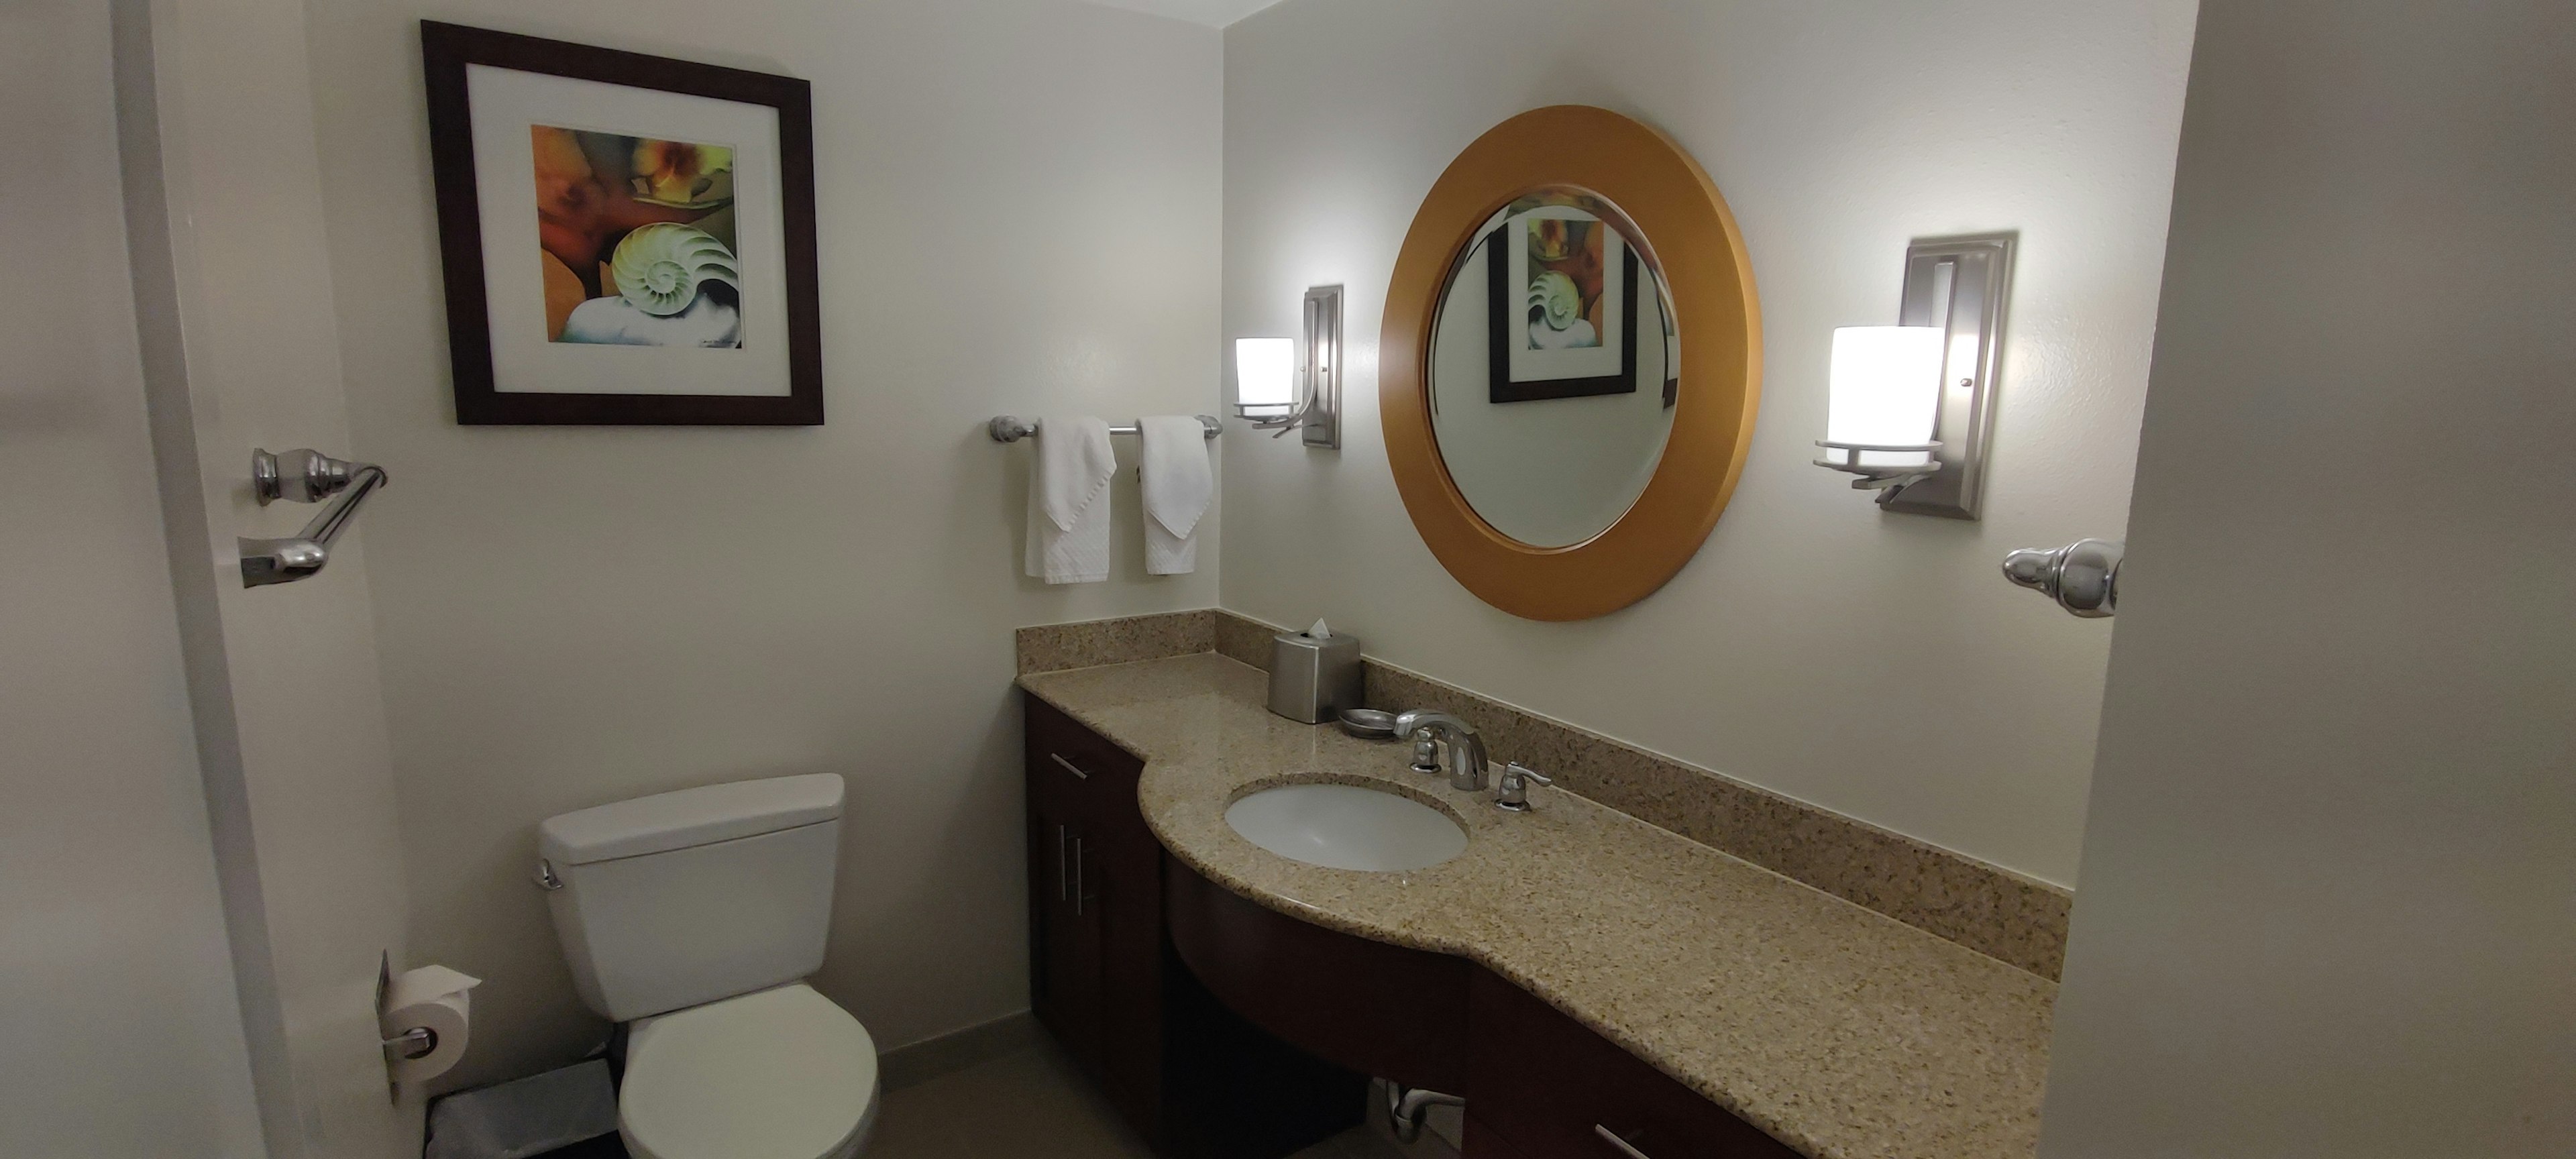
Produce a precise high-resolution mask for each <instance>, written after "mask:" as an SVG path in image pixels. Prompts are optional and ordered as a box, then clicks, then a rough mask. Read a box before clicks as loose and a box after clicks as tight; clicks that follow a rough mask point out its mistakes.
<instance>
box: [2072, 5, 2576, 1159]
mask: <svg viewBox="0 0 2576 1159" xmlns="http://www.w3.org/2000/svg"><path fill="white" fill-rule="evenodd" d="M2150 382H2151V385H2150V387H2149V390H2148V396H2147V406H2146V416H2145V424H2144V430H2143V433H2142V437H2141V440H2140V445H2139V453H2138V477H2137V488H2136V492H2135V498H2134V500H2133V507H2132V509H2131V511H2130V516H2129V529H2128V558H2127V562H2126V563H2125V564H2124V565H2123V574H2122V582H2121V591H2120V605H2119V618H2118V619H2117V620H2116V621H2115V622H2116V623H2117V625H2118V631H2117V635H2116V637H2115V640H2114V643H2113V645H2112V650H2111V663H2110V673H2109V682H2108V686H2107V691H2106V693H2105V698H2104V705H2103V714H2102V729H2101V740H2100V749H2099V757H2098V763H2097V766H2096V771H2095V773H2094V779H2093V796H2092V804H2091V811H2090V815H2089V819H2088V823H2087V828H2086V833H2085V844H2084V865H2083V879H2082V885H2081V888H2080V889H2079V890H2078V892H2077V895H2076V901H2075V911H2074V923H2073V930H2072V937H2071V939H2070V942H2069V945H2068V952H2067V959H2066V970H2065V985H2064V987H2063V989H2062V990H2061V992H2060V997H2059V1000H2058V1007H2057V1031H2056V1040H2055V1044H2054V1046H2053V1047H2052V1049H2051V1054H2050V1060H2051V1070H2050V1075H2049V1089H2048V1099H2047V1108H2046V1115H2045V1118H2044V1120H2043V1125H2042V1132H2041V1140H2042V1146H2041V1152H2042V1154H2043V1155H2045V1156H2049V1157H2052V1159H2122V1157H2126V1156H2141V1157H2143V1156H2158V1157H2163V1156H2211V1157H2225V1156H2264V1157H2273V1156H2333V1157H2335V1159H2371V1157H2377V1156H2388V1157H2392V1159H2395V1157H2405V1159H2422V1157H2426V1156H2436V1155H2440V1156H2451V1155H2459V1156H2469V1155H2475V1156H2481V1157H2517V1156H2531V1157H2535V1159H2537V1157H2541V1156H2548V1157H2551V1159H2563V1157H2565V1156H2568V1155H2576V598H2571V595H2572V594H2576V6H2571V5H2570V4H2568V3H2567V0H2480V2H2477V3H2464V4H2412V3H2380V2H2372V3H2354V2H2352V0H2271V2H2268V3H2262V4H2223V3H2221V4H2208V5H2204V6H2203V7H2202V9H2201V14H2200V24H2199V31H2198V43H2197V46H2196V49H2195V56H2194V59H2193V62H2192V75H2191V83H2190V90H2189V96H2188V100H2187V104H2186V106H2185V111H2184V116H2183V130H2182V151H2181V156H2180V163H2179V168H2178V174H2177V179H2176V183H2175V190H2174V204H2173V228H2172V232H2171V235H2170V241H2169V243H2168V252H2167V256H2166V266H2165V284H2164V297H2163V305H2162V316H2161V319H2160V322H2159V327H2158V334H2157V344H2156V352H2155V369H2154V372H2153V376H2152V378H2151V380H2150ZM2036 612H2037V609H2036V608H2035V609H2034V614H2036Z"/></svg>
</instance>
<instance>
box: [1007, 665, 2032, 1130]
mask: <svg viewBox="0 0 2576 1159" xmlns="http://www.w3.org/2000/svg"><path fill="white" fill-rule="evenodd" d="M1265 679H1266V678H1265V677H1264V676H1263V674H1262V673H1261V672H1260V671H1259V670H1257V669H1254V668H1251V667H1248V666H1245V665H1243V664H1239V663H1236V662H1235V661H1233V660H1229V659H1226V658H1224V657H1221V656H1216V655H1212V654H1209V655H1197V656H1183V657H1178V658H1175V659H1169V660H1147V661H1141V662H1138V663H1133V664H1118V665H1111V666H1109V667H1103V668H1085V669H1078V670H1075V671H1070V672H1050V673H1042V674H1036V675H1029V676H1023V677H1021V678H1020V684H1021V686H1023V687H1025V688H1027V689H1028V690H1029V691H1030V692H1031V693H1034V694H1035V695H1037V696H1038V697H1040V698H1042V699H1044V700H1045V701H1047V702H1048V703H1049V704H1053V705H1055V706H1056V707H1057V708H1061V709H1063V710H1064V711H1065V712H1066V713H1067V714H1069V715H1071V716H1072V717H1073V718H1074V719H1076V720H1079V721H1081V722H1082V723H1084V724H1086V725H1089V726H1090V727H1092V728H1093V729H1096V730H1098V731H1099V732H1100V733H1101V734H1102V735H1104V736H1106V737H1108V738H1109V739H1111V740H1112V741H1115V742H1117V743H1118V744H1119V745H1121V746H1123V747H1125V748H1127V749H1128V750H1130V751H1132V752H1134V753H1135V754H1136V755H1137V756H1139V757H1142V758H1144V760H1145V762H1146V764H1145V772H1144V777H1143V780H1142V781H1141V782H1140V784H1139V787H1138V790H1137V792H1138V796H1139V798H1140V803H1141V805H1142V806H1143V809H1144V814H1145V820H1146V822H1147V824H1149V825H1150V826H1151V827H1152V828H1153V830H1154V833H1155V835H1156V836H1157V837H1159V838H1161V839H1162V842H1163V844H1164V845H1165V846H1166V847H1168V848H1169V849H1170V850H1171V851H1172V854H1173V855H1174V856H1176V857H1178V858H1180V859H1181V860H1182V861H1183V862H1184V863H1186V864H1188V865H1189V866H1190V867H1192V868H1193V869H1196V870H1198V871H1199V872H1200V873H1202V874H1204V875H1206V876H1207V877H1208V878H1209V879H1210V880H1212V881H1215V882H1217V883H1218V884H1220V885H1223V886H1225V887H1227V888H1229V889H1232V890H1234V891H1235V892H1237V893H1240V894H1242V895H1244V896H1245V897H1248V898H1250V899H1252V900H1254V901H1256V902H1259V903H1260V904H1262V905H1265V906H1268V907H1269V908H1271V909H1274V910H1278V911H1280V912H1282V913H1286V914H1290V915H1292V916H1295V917H1298V918H1302V919H1304V920H1306V921H1310V922H1314V923H1316V924H1317V925H1321V926H1325V927H1328V928H1331V929H1335V930H1341V931H1343V932H1346V933H1352V934H1357V935H1359V936H1362V937H1367V938H1374V939H1376V940H1378V941H1382V942H1391V943H1394V944H1396V945H1400V946H1410V947H1414V948H1416V949H1424V950H1433V951H1437V952H1441V953H1449V954H1457V955H1460V956H1463V957H1466V958H1470V959H1472V960H1474V961H1476V962H1479V963H1481V964H1483V965H1484V966H1486V967H1487V968H1489V969H1491V970H1493V971H1494V972H1496V973H1498V974H1501V975H1502V976H1504V977H1506V978H1509V979H1511V980H1512V981H1513V982H1515V983H1518V984H1519V985H1520V986H1522V987H1523V988H1525V989H1527V990H1528V991H1530V992H1531V993H1533V994H1536V995H1538V996H1539V997H1540V998H1542V999H1545V1000H1546V1001H1547V1002H1548V1003H1549V1004H1550V1005H1553V1006H1555V1007H1556V1008H1557V1009H1559V1010H1562V1011H1564V1012H1565V1013H1567V1014H1569V1015H1571V1016H1573V1017H1575V1018H1576V1019H1579V1020H1580V1021H1582V1022H1583V1023H1584V1024H1585V1025H1587V1026H1590V1027H1591V1028H1593V1029H1594V1030H1596V1031H1598V1032H1600V1033H1601V1034H1603V1035H1605V1036H1607V1037H1609V1038H1610V1039H1612V1040H1613V1041H1616V1042H1618V1043H1619V1044H1620V1045H1622V1046H1624V1047H1626V1048H1627V1049H1628V1050H1630V1051H1631V1052H1633V1053H1635V1054H1636V1055H1637V1056H1638V1057H1640V1058H1643V1059H1645V1060H1646V1061H1648V1062H1650V1063H1653V1064H1654V1065H1655V1066H1657V1067H1659V1068H1661V1069H1662V1070H1663V1071H1664V1072H1665V1073H1667V1074H1670V1075H1672V1076H1673V1077H1674V1078H1677V1079H1679V1080H1681V1081H1682V1082H1684V1083H1686V1084H1688V1085H1689V1086H1690V1087H1692V1088H1693V1089H1695V1090H1697V1091H1699V1092H1700V1093H1702V1094H1704V1095H1706V1096H1708V1097H1709V1098H1710V1099H1712V1100H1715V1101H1716V1102H1717V1103H1718V1104H1719V1105H1720V1106H1723V1107H1725V1108H1727V1109H1728V1110H1730V1111H1733V1112H1734V1113H1735V1114H1736V1115H1737V1116H1739V1117H1741V1118H1743V1119H1745V1120H1746V1121H1748V1122H1751V1123H1753V1124H1754V1125H1755V1126H1758V1127H1761V1128H1762V1129H1763V1130H1765V1131H1768V1132H1770V1133H1771V1134H1772V1135H1773V1136H1774V1137H1776V1138H1778V1139H1780V1140H1781V1141H1782V1142H1785V1143H1788V1144H1789V1145H1791V1146H1793V1147H1795V1148H1797V1149H1798V1150H1799V1151H1801V1152H1803V1153H1805V1154H1807V1155H1810V1156H1815V1157H1816V1159H1935V1157H1949V1156H1961V1157H1965V1156H2026V1155H2030V1154H2032V1153H2033V1152H2034V1151H2035V1150H2036V1148H2037V1142H2038V1133H2039V1100H2040V1088H2041V1084H2042V1082H2043V1080H2044V1079H2045V1077H2046V1074H2047V1064H2048V1029H2049V1011H2050V1008H2051V1006H2052V1005H2053V1004H2054V1003H2055V1001H2056V998H2057V987H2056V986H2055V985H2054V984H2052V983H2050V982H2048V981H2046V980H2044V979H2042V978H2039V977H2038V976H2036V975H2032V974H2028V973H2025V972H2023V971H2021V970H2018V969H2015V968H2013V967H2011V966H2007V965H2005V964H2003V963H2002V962H1998V961H1996V960H1994V959H1992V958H1988V957H1986V956H1984V955H1982V954H1978V953H1976V952H1974V951H1971V950H1968V949H1964V948H1962V947H1960V946H1957V945H1954V944H1952V943H1950V942H1946V941H1943V940H1942V939H1940V938H1937V937H1934V936H1932V935H1930V934H1927V933H1924V932H1923V931H1921V930H1917V929H1915V928H1913V927H1911V926H1908V925H1905V924H1904V923H1902V922H1898V921H1895V920H1893V919H1890V918H1886V917H1882V916H1880V915H1878V914H1876V913H1873V912H1871V911H1869V910H1866V909H1863V908H1861V907H1860V906H1856V905H1853V904H1851V903H1849V902H1846V901H1843V900H1841V899H1839V898H1836V897H1833V896H1831V895H1829V894H1826V893H1823V892H1820V891H1818V890H1815V889H1811V888H1809V887H1807V886H1804V885H1800V884H1798V883H1796V882H1793V881H1790V880H1789V879H1787V878H1784V877H1781V876H1779V875H1777V874H1774V873H1772V872H1770V871H1768V870H1765V869H1761V868H1759V867H1757V866H1754V865H1752V864H1749V863H1747V862H1744V861H1739V860H1737V859H1735V858H1733V857H1729V856H1727V855H1725V854H1723V853H1719V852H1717V851H1716V850H1713V849H1710V848H1708V847H1707V846H1704V845H1700V844H1698V843H1696V842H1692V841H1689V840H1686V839H1684V838H1681V837H1678V836H1675V835H1674V834H1672V833H1669V832H1667V831H1665V830H1662V829H1658V828H1655V827H1653V826H1651V825H1647V824H1645V823H1644V822H1641V821H1637V820H1635V819H1633V818H1631V817H1628V816H1627V815H1625V814H1622V813H1618V812H1614V811H1612V810H1610V809H1606V808H1603V807H1601V806H1599V805H1595V804H1593V803H1591V802H1589V801H1586V800H1584V799H1582V798H1580V797H1575V796H1571V795H1569V794H1566V793H1561V792H1557V791H1555V790H1552V789H1538V790H1533V796H1532V800H1533V801H1534V802H1536V804H1537V805H1538V810H1537V811H1536V812H1532V813H1527V814H1520V815H1511V814H1505V813H1503V812H1500V811H1499V810H1496V809H1494V808H1492V807H1491V806H1490V805H1488V804H1486V801H1487V800H1490V797H1491V794H1490V792H1488V793H1483V794H1471V793H1461V792H1457V791H1454V790H1452V789H1450V788H1449V787H1448V784H1447V782H1446V781H1443V780H1440V779H1439V778H1435V777H1425V776H1421V775H1418V774H1415V773H1412V772H1410V771H1408V770H1407V769H1406V767H1405V766H1406V760H1407V757H1408V754H1409V752H1410V750H1409V748H1408V747H1406V746H1403V745H1400V744H1391V743H1386V742H1371V741H1362V740H1356V739H1353V738H1351V737H1348V736H1345V735H1343V734H1342V732H1341V730H1340V729H1338V728H1334V727H1316V726H1310V725H1302V724H1298V723H1297V722H1295V721H1292V720H1287V719H1285V718H1282V717H1278V716H1274V715H1272V714H1271V713H1270V712H1269V710H1268V709H1267V708H1265V707H1264V698H1265V690H1266V688H1267V685H1266V683H1265ZM1541 771H1545V770H1541ZM1314 780H1330V781H1343V782H1385V783H1386V784H1388V785H1389V786H1390V787H1392V788H1394V789H1396V790H1397V791H1399V792H1402V793H1403V794H1404V795H1406V796H1409V797H1412V798H1414V799H1416V800H1420V801H1423V802H1424V803H1426V804H1431V805H1434V806H1436V807H1438V808H1440V809H1441V811H1443V812H1445V813H1447V814H1449V815H1450V817H1451V818H1453V819H1455V820H1457V821H1458V822H1460V823H1461V824H1462V825H1464V826H1465V827H1466V829H1467V832H1468V835H1469V841H1468V845H1467V851H1466V852H1465V853H1463V854H1461V855H1459V856H1458V857H1457V858H1455V859H1453V860H1451V861H1447V862H1444V863H1442V864H1440V865H1435V866H1432V867H1431V868H1428V869H1423V870H1418V871H1415V872H1412V873H1364V872H1357V871H1351V870H1340V869H1324V868H1321V867H1317V866H1310V865H1305V864H1302V863H1299V862H1294V861H1290V860H1288V859H1286V858H1283V857H1280V856H1278V855H1276V854H1273V853H1269V852H1267V851H1265V850H1262V849H1260V848H1258V847H1255V846H1254V845H1253V844H1252V843H1251V842H1248V841H1245V840H1244V839H1243V838H1242V837H1240V836H1238V835H1237V834H1236V833H1235V832H1234V830H1233V829H1231V828H1229V827H1228V826H1227V825H1226V823H1225V816H1224V814H1225V808H1226V806H1227V805H1228V804H1230V803H1231V802H1232V801H1234V800H1235V799H1237V798H1239V797H1241V796H1243V795H1244V794H1245V793H1247V792H1250V791H1252V790H1253V789H1255V788H1262V787H1268V786H1269V785H1273V784H1284V783H1293V782H1297V781H1314Z"/></svg>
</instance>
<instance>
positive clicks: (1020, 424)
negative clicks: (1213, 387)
mask: <svg viewBox="0 0 2576 1159" xmlns="http://www.w3.org/2000/svg"><path fill="white" fill-rule="evenodd" d="M1193 417H1195V418H1197V419H1198V420H1199V425H1200V426H1203V427H1206V428H1207V437H1209V438H1211V439H1213V438H1215V437H1216V436H1217V433H1218V432H1219V431H1222V430H1224V429H1225V424H1224V423H1221V422H1218V421H1217V418H1216V416H1215V415H1197V416H1193ZM1142 429H1144V428H1143V427H1141V426H1139V425H1138V424H1135V423H1129V424H1127V425H1125V426H1118V425H1112V426H1111V427H1110V428H1109V433H1110V434H1113V435H1132V434H1135V433H1137V432H1138V431H1140V430H1142ZM984 432H985V433H986V434H989V435H991V436H993V441H994V442H997V443H1016V442H1018V441H1020V440H1021V439H1025V438H1027V437H1029V436H1030V435H1034V434H1036V433H1038V425H1037V424H1036V423H1034V422H1031V421H1029V420H1028V419H1024V418H1021V417H1020V416H1018V415H994V416H993V421H991V422H989V423H986V424H984Z"/></svg>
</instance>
